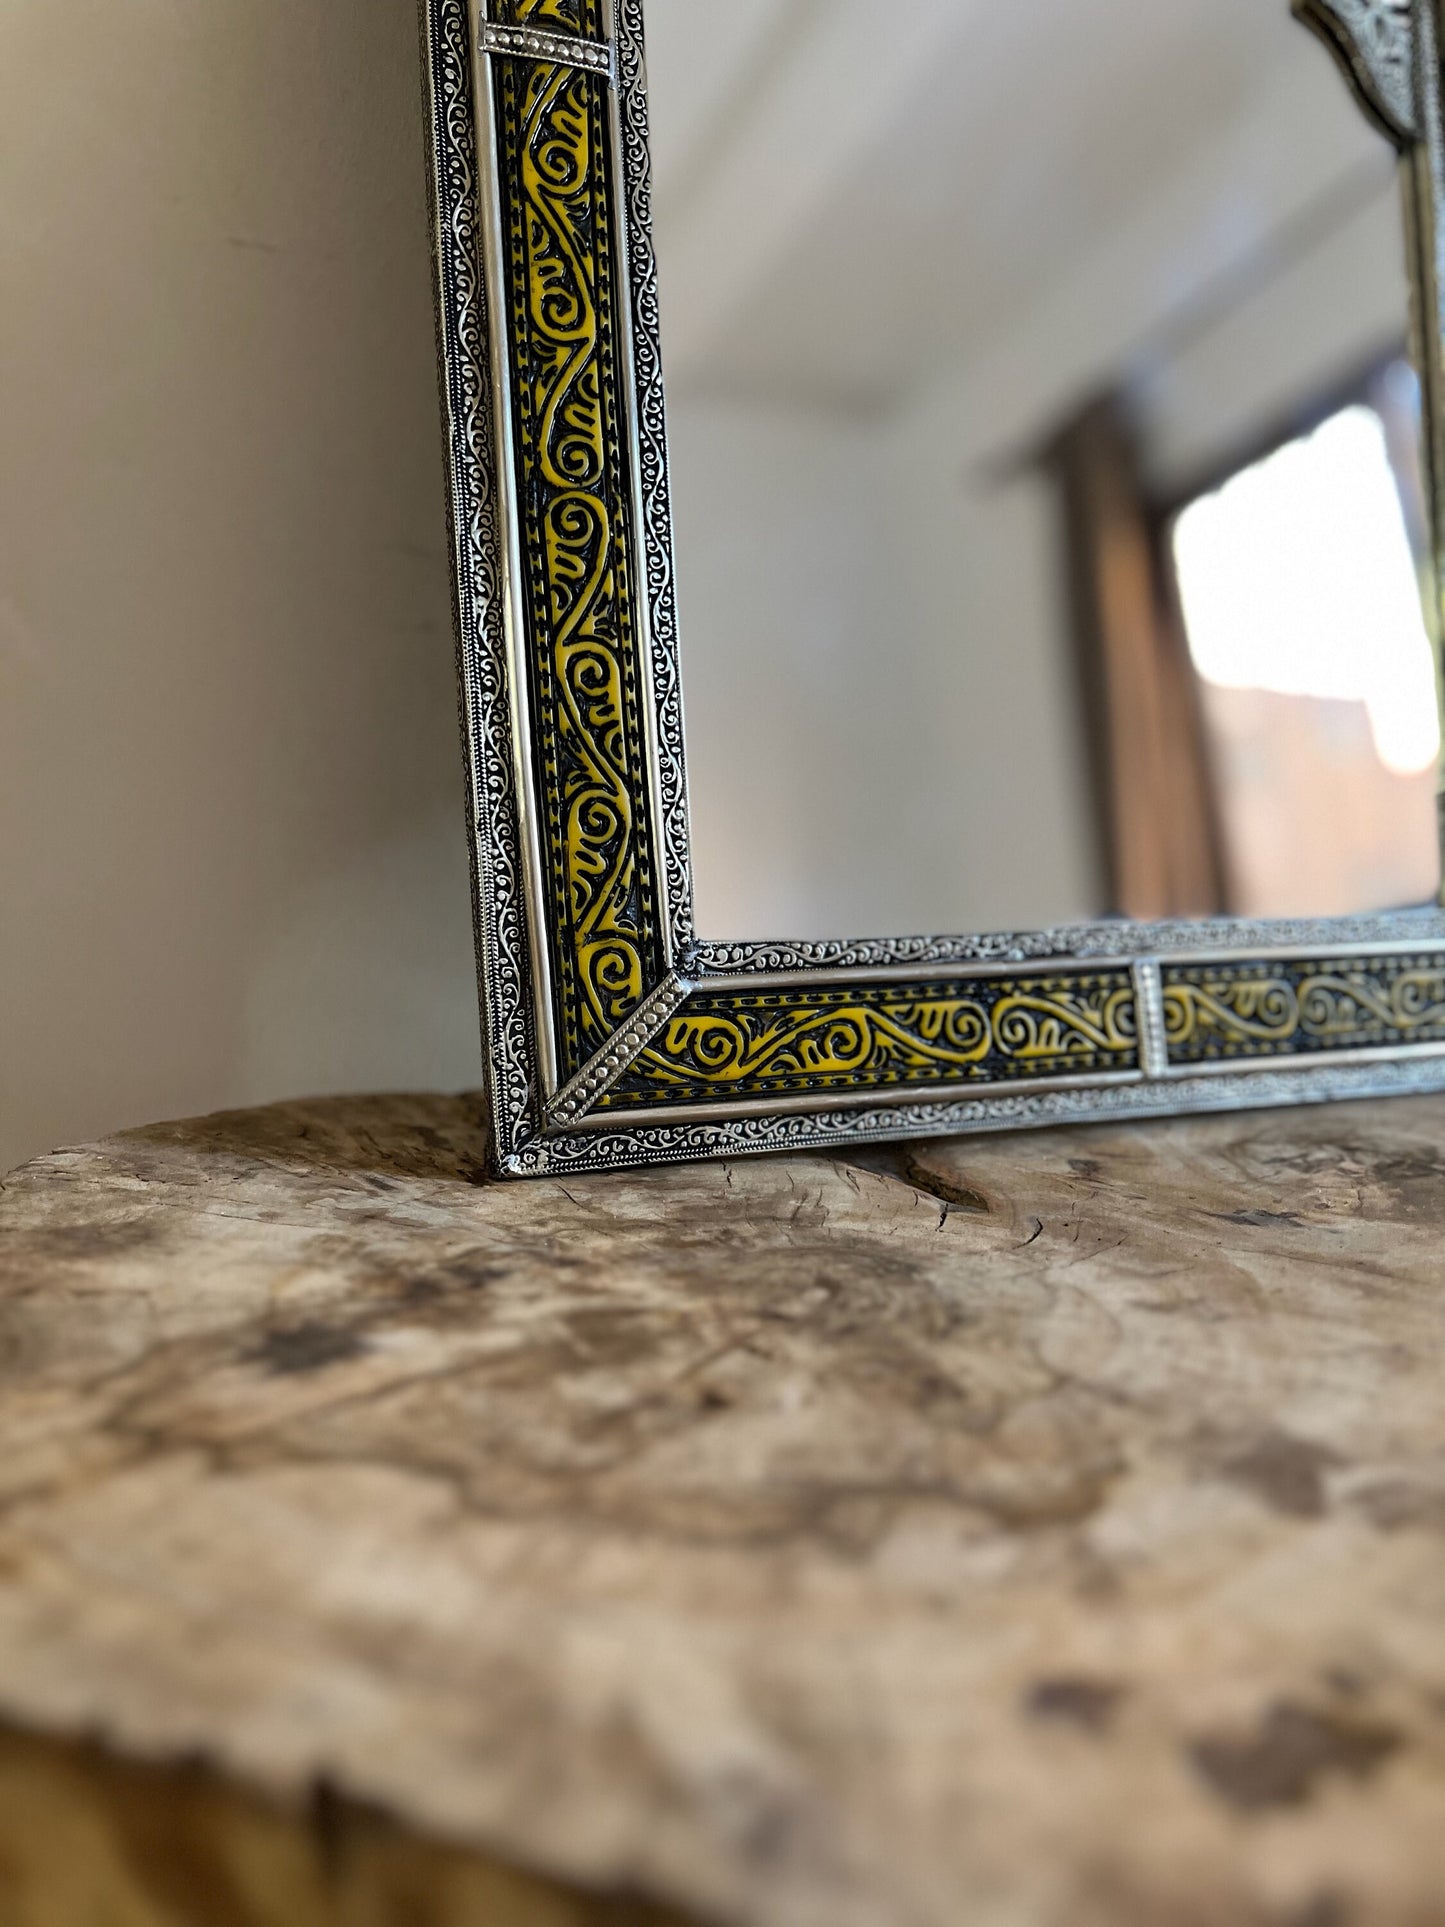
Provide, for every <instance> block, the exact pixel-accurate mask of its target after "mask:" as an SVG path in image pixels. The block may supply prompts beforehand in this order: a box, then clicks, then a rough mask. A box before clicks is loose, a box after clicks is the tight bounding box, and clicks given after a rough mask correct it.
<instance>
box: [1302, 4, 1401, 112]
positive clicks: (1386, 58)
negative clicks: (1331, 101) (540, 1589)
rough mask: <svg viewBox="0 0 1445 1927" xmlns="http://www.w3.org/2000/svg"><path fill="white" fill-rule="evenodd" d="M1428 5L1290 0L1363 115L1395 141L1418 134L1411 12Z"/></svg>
mask: <svg viewBox="0 0 1445 1927" xmlns="http://www.w3.org/2000/svg"><path fill="white" fill-rule="evenodd" d="M1417 4H1421V5H1429V4H1433V0H1294V10H1295V12H1296V13H1297V14H1298V15H1299V17H1300V19H1301V20H1303V21H1304V22H1305V24H1306V25H1307V26H1310V27H1313V28H1314V30H1315V31H1316V33H1318V34H1319V35H1320V36H1321V37H1322V38H1323V39H1324V40H1325V41H1327V42H1328V44H1329V46H1330V49H1331V51H1332V52H1333V53H1334V54H1335V56H1336V57H1337V59H1338V60H1339V61H1340V64H1341V65H1342V66H1343V67H1344V69H1345V73H1346V75H1347V77H1348V79H1349V81H1350V84H1351V86H1352V87H1353V88H1354V90H1355V92H1356V94H1357V95H1358V96H1359V99H1360V101H1361V103H1362V104H1363V106H1364V107H1365V109H1366V111H1367V112H1368V113H1369V114H1370V115H1371V116H1372V117H1373V118H1374V119H1375V120H1377V121H1378V122H1380V124H1381V125H1382V126H1383V128H1384V130H1385V132H1386V133H1387V134H1389V135H1390V136H1391V138H1392V139H1394V140H1397V141H1401V142H1404V141H1412V140H1418V139H1419V138H1420V135H1421V131H1422V130H1421V127H1420V110H1419V95H1418V89H1417V86H1416V80H1417V75H1416V71H1415V8H1416V5H1417Z"/></svg>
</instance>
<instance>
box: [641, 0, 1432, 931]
mask: <svg viewBox="0 0 1445 1927" xmlns="http://www.w3.org/2000/svg"><path fill="white" fill-rule="evenodd" d="M647 30H648V44H649V60H648V66H649V79H650V87H651V94H652V119H653V134H654V166H655V174H656V202H655V214H656V228H657V243H658V256H659V264H660V274H661V283H662V287H661V292H662V327H663V349H664V366H665V370H666V377H667V384H668V405H669V434H670V442H671V448H672V462H673V490H674V513H675V521H676V532H677V546H678V587H679V598H680V618H681V634H682V658H683V673H684V681H685V689H686V697H687V735H688V754H689V766H690V774H691V781H692V790H693V833H694V841H695V863H696V876H697V891H698V927H699V929H700V930H701V931H702V933H703V934H704V935H705V936H709V937H772V936H794V937H836V936H842V935H879V934H888V933H899V932H905V931H969V930H1007V929H1015V930H1017V929H1026V928H1040V927H1046V926H1049V925H1052V924H1058V923H1063V922H1068V921H1072V920H1077V919H1086V918H1094V917H1097V916H1102V915H1114V914H1125V915H1133V916H1140V917H1150V918H1152V917H1189V916H1204V915H1210V914H1216V913H1220V912H1224V913H1233V914H1240V915H1260V916H1297V915H1298V916H1326V915H1336V914H1345V913H1349V912H1354V911H1364V910H1371V909H1377V908H1386V907H1394V906H1404V905H1407V904H1413V903H1421V902H1425V901H1427V900H1429V899H1431V898H1432V897H1433V896H1434V895H1435V893H1436V891H1437V888H1438V885H1439V854H1438V844H1437V835H1436V827H1435V826H1436V809H1435V766H1436V763H1437V760H1438V755H1439V749H1440V736H1439V725H1438V721H1437V716H1438V707H1437V702H1436V697H1435V686H1434V685H1435V678H1434V671H1433V667H1432V654H1431V649H1430V645H1429V642H1428V640H1427V637H1426V632H1425V626H1424V618H1423V615H1422V597H1421V593H1420V590H1421V579H1422V571H1423V567H1424V562H1423V556H1424V520H1423V508H1422V488H1421V475H1420V461H1419V456H1418V409H1419V404H1418V393H1417V388H1416V383H1415V378H1414V375H1413V373H1412V370H1411V368H1410V366H1409V363H1408V361H1407V359H1406V353H1405V326H1406V313H1407V293H1406V269H1405V261H1404V243H1403V225H1402V221H1401V216H1400V204H1399V191H1398V184H1397V165H1396V157H1395V155H1394V153H1393V150H1392V149H1391V148H1390V147H1389V145H1388V143H1387V142H1385V141H1384V139H1383V138H1382V137H1381V136H1380V135H1379V134H1378V133H1377V132H1376V131H1374V130H1373V129H1372V128H1371V127H1370V125H1369V124H1368V123H1367V122H1366V120H1365V119H1364V117H1363V116H1362V115H1361V113H1360V111H1359V109H1358V108H1357V106H1356V105H1355V103H1354V101H1353V99H1352V98H1351V97H1350V95H1349V93H1348V91H1347V90H1346V88H1345V86H1344V84H1343V82H1342V80H1341V78H1340V76H1339V73H1338V71H1337V70H1336V68H1335V66H1334V65H1333V63H1332V61H1331V60H1330V58H1329V56H1328V55H1327V53H1326V52H1325V50H1324V49H1323V48H1322V47H1321V45H1320V44H1319V43H1318V41H1316V39H1315V38H1314V37H1313V36H1312V35H1311V34H1309V33H1308V32H1307V31H1306V30H1305V29H1304V28H1302V27H1300V26H1299V25H1297V24H1296V23H1295V22H1294V21H1293V20H1292V18H1291V16H1290V12H1289V7H1288V3H1287V0H1147V4H1140V0H1088V3H1087V4H1086V5H1081V4H1080V0H1014V3H1013V4H1011V5H1008V6H983V5H979V4H975V3H974V0H889V4H888V6H887V7H886V8H885V7H880V6H878V5H877V4H876V0H727V5H726V6H718V5H717V4H716V0H648V4H647Z"/></svg>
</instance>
